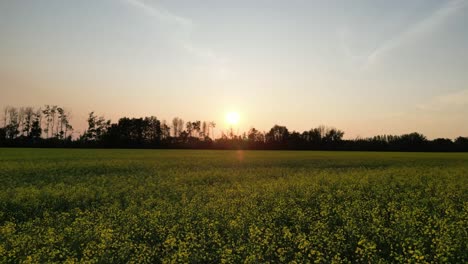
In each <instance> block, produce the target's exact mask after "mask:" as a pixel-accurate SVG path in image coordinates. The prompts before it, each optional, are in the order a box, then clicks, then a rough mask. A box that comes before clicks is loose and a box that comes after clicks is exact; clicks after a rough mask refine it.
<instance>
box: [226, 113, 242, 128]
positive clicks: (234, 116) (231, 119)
mask: <svg viewBox="0 0 468 264" xmlns="http://www.w3.org/2000/svg"><path fill="white" fill-rule="evenodd" d="M239 119H240V116H239V113H237V112H229V113H227V115H226V122H227V123H228V124H230V125H236V124H237V123H239Z"/></svg>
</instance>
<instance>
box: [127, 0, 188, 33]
mask: <svg viewBox="0 0 468 264" xmlns="http://www.w3.org/2000/svg"><path fill="white" fill-rule="evenodd" d="M123 1H124V2H126V3H127V4H129V5H132V6H134V7H135V8H139V9H141V10H143V11H144V12H146V13H147V14H148V15H150V16H153V17H155V18H157V19H158V20H160V21H163V22H165V23H168V24H173V25H177V26H180V27H181V28H190V27H192V25H193V22H192V21H191V20H190V19H187V18H185V17H181V16H178V15H176V14H174V13H171V12H169V11H168V10H166V9H164V8H162V7H161V6H157V7H156V6H153V5H149V4H147V2H145V1H144V0H123Z"/></svg>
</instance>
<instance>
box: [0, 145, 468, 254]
mask: <svg viewBox="0 0 468 264" xmlns="http://www.w3.org/2000/svg"><path fill="white" fill-rule="evenodd" d="M23 261H24V262H33V263H34V262H39V263H45V262H64V261H68V262H79V261H83V262H112V263H122V262H133V263H142V262H151V263H159V262H163V263H167V262H192V263H214V262H216V263H218V262H224V263H232V262H235V263H238V262H245V263H259V262H275V263H276V262H293V263H294V262H296V263H307V262H317V263H329V262H338V263H341V262H363V263H378V262H414V263H417V262H419V263H423V262H438V263H440V262H452V263H463V262H465V263H466V262H468V154H450V153H446V154H441V153H440V154H439V153H372V152H288V151H189V150H70V149H0V263H9V262H14V263H16V262H23Z"/></svg>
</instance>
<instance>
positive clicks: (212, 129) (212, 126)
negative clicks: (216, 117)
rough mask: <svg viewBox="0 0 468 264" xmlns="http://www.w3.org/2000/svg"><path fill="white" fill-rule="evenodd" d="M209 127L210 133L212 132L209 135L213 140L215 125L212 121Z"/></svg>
mask: <svg viewBox="0 0 468 264" xmlns="http://www.w3.org/2000/svg"><path fill="white" fill-rule="evenodd" d="M209 127H211V132H212V133H211V134H212V136H213V139H214V138H215V135H214V128H215V127H216V123H215V122H214V121H211V122H210V123H209ZM208 136H209V135H208Z"/></svg>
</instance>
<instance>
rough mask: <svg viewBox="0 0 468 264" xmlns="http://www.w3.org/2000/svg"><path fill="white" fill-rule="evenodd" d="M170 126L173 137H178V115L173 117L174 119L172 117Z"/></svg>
mask: <svg viewBox="0 0 468 264" xmlns="http://www.w3.org/2000/svg"><path fill="white" fill-rule="evenodd" d="M172 128H173V129H174V137H178V136H179V133H178V132H179V118H178V117H174V119H172Z"/></svg>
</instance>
